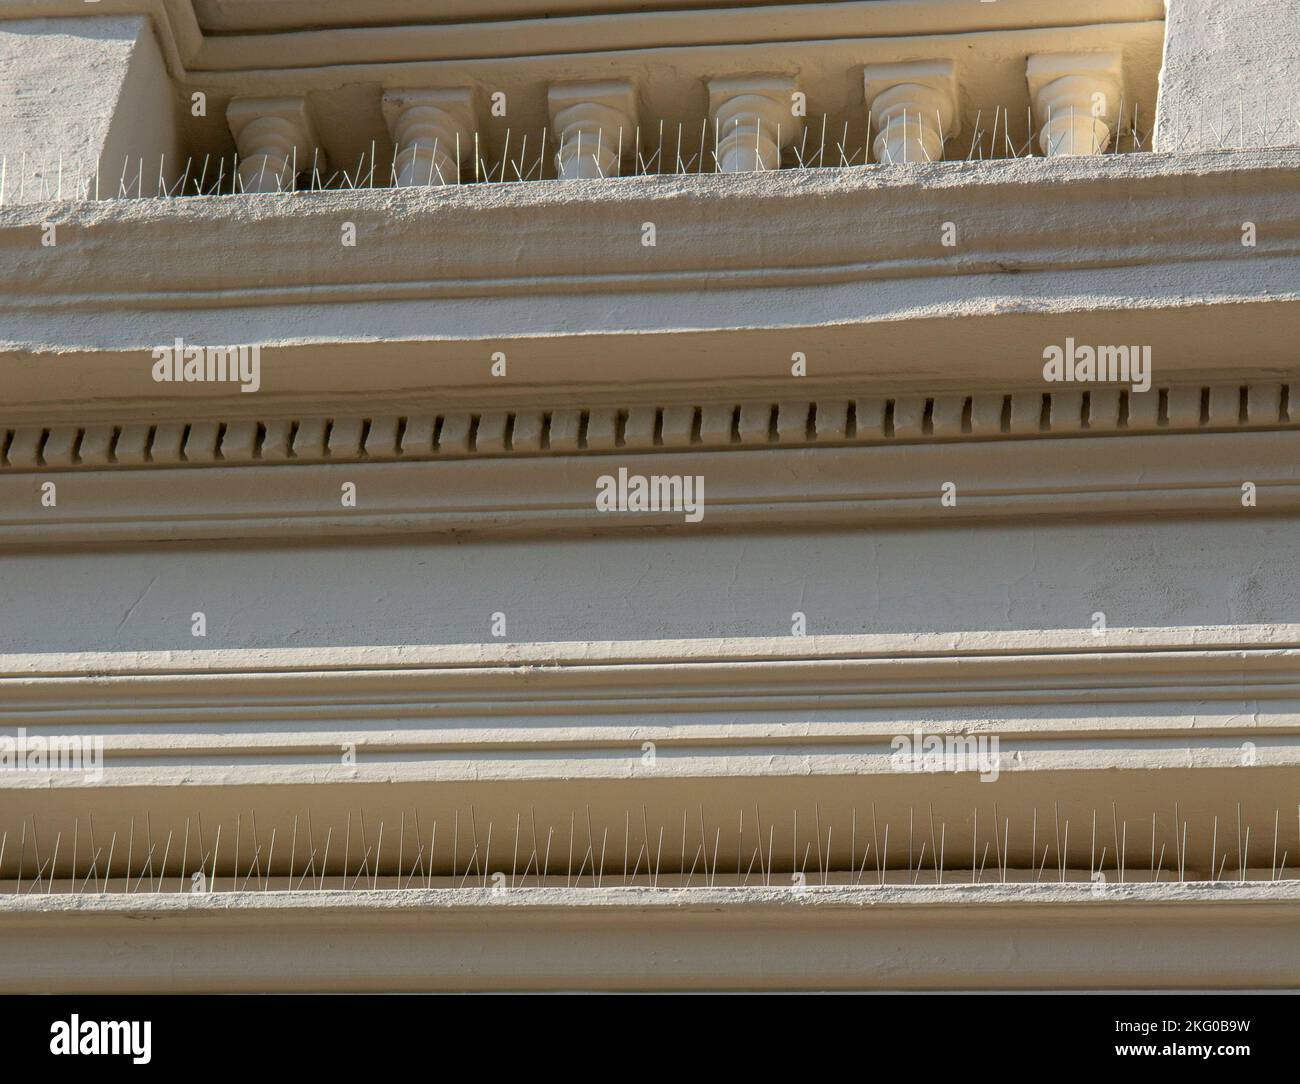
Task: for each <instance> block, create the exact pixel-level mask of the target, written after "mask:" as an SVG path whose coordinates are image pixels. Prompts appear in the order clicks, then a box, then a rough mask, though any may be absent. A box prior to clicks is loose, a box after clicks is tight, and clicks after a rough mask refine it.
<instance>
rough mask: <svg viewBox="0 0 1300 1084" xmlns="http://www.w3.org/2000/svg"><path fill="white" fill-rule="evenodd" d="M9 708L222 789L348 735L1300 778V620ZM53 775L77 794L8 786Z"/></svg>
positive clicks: (786, 641)
mask: <svg viewBox="0 0 1300 1084" xmlns="http://www.w3.org/2000/svg"><path fill="white" fill-rule="evenodd" d="M0 702H3V704H4V707H3V708H0V724H3V725H5V726H9V727H24V728H26V729H27V730H28V732H29V733H31V734H32V735H38V734H39V735H44V736H54V735H61V734H67V733H74V734H90V735H97V736H99V737H101V738H102V739H103V740H104V743H105V754H106V757H107V759H108V767H109V768H110V769H112V770H114V771H117V770H120V771H122V772H124V773H126V774H125V775H124V776H123V777H122V779H121V781H123V782H125V781H126V780H127V779H128V778H129V777H130V776H131V774H132V773H133V772H135V771H137V770H139V769H142V768H145V767H148V766H152V767H150V768H149V770H150V771H154V770H162V769H165V768H166V766H167V764H168V763H169V762H170V763H176V762H178V761H187V762H188V767H186V776H187V779H188V780H189V781H190V782H196V783H197V782H202V781H204V780H205V779H206V780H207V781H208V782H215V781H217V780H218V779H219V778H220V776H221V775H222V774H224V771H225V768H224V767H223V765H227V764H229V763H230V762H231V758H234V759H236V760H239V759H243V760H244V761H245V762H246V764H247V767H248V768H249V769H250V774H249V775H246V776H245V781H246V782H253V781H254V776H253V775H252V774H251V769H253V768H255V767H256V766H257V765H259V764H260V765H264V766H266V767H267V768H268V769H269V770H270V772H271V774H270V775H269V776H268V780H269V779H271V778H274V775H275V773H276V772H281V773H289V774H292V772H291V771H290V768H289V764H288V763H287V762H285V763H282V764H281V765H280V767H278V768H276V767H274V765H275V764H276V763H277V761H283V758H286V757H292V758H294V762H295V763H296V764H297V765H298V767H299V768H301V769H302V775H301V780H302V781H304V782H305V781H310V780H313V779H326V778H331V777H332V778H338V779H344V778H356V777H357V776H356V774H355V770H352V771H351V774H349V771H347V770H345V771H341V772H340V770H339V769H338V766H337V762H338V756H337V752H338V748H339V746H340V743H354V744H355V745H356V746H357V748H358V750H359V751H361V752H362V753H363V754H364V759H366V760H367V761H368V768H367V769H365V770H364V771H363V775H364V776H365V777H367V778H369V777H373V776H374V773H375V772H376V771H378V772H379V773H380V774H381V775H382V774H384V773H398V774H403V773H406V774H409V772H411V771H416V772H417V774H418V771H419V770H420V766H419V762H418V758H420V757H426V756H433V757H439V758H446V763H445V764H444V765H443V766H442V768H438V769H435V770H434V772H435V777H436V776H437V775H438V774H439V773H440V772H444V771H448V770H449V771H451V772H452V776H448V778H451V777H453V776H455V775H456V774H457V772H458V768H457V765H458V764H460V759H461V757H460V755H461V754H466V755H471V756H473V757H475V758H480V759H476V760H475V762H474V764H473V772H474V774H475V776H476V777H480V778H489V777H493V776H495V775H497V774H498V773H504V774H503V777H505V776H508V775H509V774H510V773H512V772H517V771H518V770H519V769H518V767H517V765H518V763H519V762H521V761H523V760H528V759H532V758H542V760H541V761H539V762H538V764H537V768H538V769H539V770H540V771H541V772H542V774H543V775H545V774H549V773H552V772H556V771H564V772H567V773H569V774H571V775H573V776H584V775H585V776H593V775H594V776H596V777H603V776H608V775H609V774H610V773H611V772H612V773H613V774H614V775H615V776H619V777H628V775H629V773H631V774H632V775H638V774H639V775H645V776H647V777H650V776H653V774H654V772H653V771H644V772H643V771H639V770H637V769H635V766H632V767H629V764H630V763H631V762H630V760H629V757H631V756H632V755H633V754H639V751H640V747H641V743H643V742H645V741H654V742H656V743H662V745H663V749H664V752H665V754H669V753H671V755H672V756H673V757H675V758H678V759H677V764H676V768H675V770H676V771H678V772H679V773H681V774H697V773H698V774H709V773H710V772H712V771H714V770H716V769H717V767H718V766H720V765H722V764H723V763H724V762H723V760H721V759H719V758H724V757H725V758H726V762H725V763H726V770H728V771H735V772H739V773H740V774H747V773H748V772H749V771H750V770H751V769H750V768H749V767H747V766H746V760H747V758H748V759H753V760H754V761H755V763H756V764H758V763H761V764H762V769H761V770H762V771H764V772H767V773H772V774H778V775H779V774H784V773H786V772H788V771H796V772H802V771H806V770H809V769H810V768H811V767H812V765H813V763H814V762H818V763H819V765H820V766H819V768H818V769H817V770H819V771H823V772H832V773H833V772H836V771H839V772H844V771H848V772H852V773H868V774H872V773H878V772H885V773H888V772H889V771H890V770H891V768H890V764H889V753H890V740H891V738H892V737H893V736H894V735H897V734H899V733H907V734H910V733H911V732H912V730H913V729H914V728H921V729H923V730H924V732H926V733H938V734H958V733H984V734H997V735H999V736H1000V739H1001V740H1002V742H1003V743H1004V750H1005V751H1004V756H1005V757H1006V758H1007V768H1008V770H1022V769H1023V770H1039V771H1054V770H1060V769H1068V768H1080V767H1086V768H1088V769H1094V770H1095V769H1104V768H1108V767H1109V768H1128V769H1132V770H1137V769H1149V768H1157V767H1159V766H1161V765H1167V766H1180V767H1185V766H1188V765H1189V764H1191V765H1197V766H1201V767H1219V768H1236V767H1238V766H1239V765H1240V764H1241V747H1242V743H1243V742H1244V741H1251V742H1254V743H1256V744H1257V745H1258V747H1259V754H1258V763H1259V764H1260V765H1262V766H1272V767H1281V766H1284V765H1291V766H1300V713H1297V711H1296V705H1297V702H1300V628H1296V627H1293V626H1266V627H1241V628H1209V629H1189V630H1133V629H1115V630H1111V631H1109V632H1107V633H1106V634H1105V635H1102V636H1093V635H1092V634H1091V633H1077V632H1069V631H1064V630H1056V631H1053V630H1044V631H1041V632H1032V633H1031V632H1024V633H1004V634H991V633H990V634H979V635H970V636H966V635H965V634H960V635H953V636H941V635H934V636H928V637H881V636H861V637H859V636H845V637H799V638H781V639H752V640H697V641H653V642H646V643H609V642H607V643H584V644H519V645H496V644H465V645H452V646H446V647H432V646H430V647H417V646H412V647H408V648H351V649H345V648H333V649H320V650H318V651H312V652H299V651H292V650H285V649H281V650H268V651H240V650H233V651H232V650H220V651H204V652H143V653H134V652H124V653H93V654H81V655H78V654H66V655H9V656H0ZM1134 704H1143V705H1144V706H1143V709H1142V711H1140V712H1138V713H1136V714H1135V713H1133V712H1132V711H1130V710H1126V709H1127V708H1129V707H1131V706H1132V705H1134ZM1021 706H1023V707H1021ZM1189 709H1192V710H1189ZM629 750H630V751H631V752H629ZM413 757H414V758H416V760H412V758H413ZM551 757H560V758H562V759H563V765H562V766H561V765H560V764H558V763H551V764H550V765H549V766H548V765H547V764H545V763H543V761H545V759H546V758H551ZM303 758H306V759H303ZM494 758H495V759H496V760H497V761H499V763H497V765H496V766H495V767H494V766H493V765H492V764H490V763H488V761H490V760H492V759H494ZM502 758H504V760H502ZM584 758H585V759H584ZM633 759H635V757H633ZM715 762H716V764H715ZM205 765H206V766H207V767H205ZM331 765H333V766H334V767H333V768H331ZM512 765H514V766H512ZM711 765H712V766H711ZM460 767H462V768H463V767H464V764H460ZM526 771H531V769H528V770H526ZM213 772H215V773H216V774H215V775H213V774H212V773H213ZM322 772H323V773H324V774H322ZM205 773H207V774H205ZM367 773H368V774H367ZM36 774H40V775H41V777H42V780H43V782H42V783H41V785H56V786H57V785H62V783H63V782H65V781H64V780H62V779H59V778H55V777H54V776H50V775H49V773H17V774H16V775H8V776H6V777H4V778H0V786H3V787H12V786H30V785H36V784H37V780H36ZM57 774H58V773H54V775H55V776H57ZM47 776H48V778H47ZM393 777H394V778H395V777H396V776H393Z"/></svg>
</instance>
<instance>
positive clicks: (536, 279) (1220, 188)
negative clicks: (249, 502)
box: [0, 151, 1300, 422]
mask: <svg viewBox="0 0 1300 1084" xmlns="http://www.w3.org/2000/svg"><path fill="white" fill-rule="evenodd" d="M1298 178H1300V151H1270V152H1232V153H1222V154H1201V155H1194V156H1177V157H1175V156H1166V155H1126V156H1118V157H1115V156H1098V157H1097V158H1091V159H1089V158H1058V159H1052V160H1014V161H1006V162H985V163H936V164H933V165H924V166H916V165H913V166H890V167H868V168H860V169H827V170H808V171H798V170H795V171H783V172H780V173H775V174H763V175H748V176H739V175H733V176H697V177H649V178H626V179H617V180H608V181H592V182H588V181H572V182H563V183H561V182H542V181H539V182H530V183H526V184H517V185H506V184H497V185H465V186H452V187H450V188H446V189H438V190H432V191H431V190H416V189H405V190H391V189H390V190H383V191H380V190H373V191H371V190H366V191H357V192H329V193H313V194H304V195H295V196H283V197H281V196H238V197H218V198H205V199H197V198H196V199H172V200H156V201H151V200H139V201H113V202H104V203H86V204H69V205H60V206H59V207H58V208H57V209H53V210H51V209H48V208H47V209H36V208H32V207H11V208H6V209H4V210H0V265H3V266H4V267H5V269H6V277H7V278H8V280H9V281H10V282H11V283H13V287H12V289H11V290H10V291H7V292H6V297H5V298H4V301H3V303H4V306H5V308H4V314H5V315H4V322H5V331H4V338H5V340H6V341H5V342H4V343H3V344H0V346H2V347H3V348H4V351H5V354H7V355H8V356H7V357H5V358H4V360H3V361H0V365H2V366H3V369H4V375H5V379H6V383H7V386H8V388H9V391H10V396H11V404H12V406H11V409H14V410H17V411H28V410H30V411H31V412H33V413H36V412H38V411H40V412H46V411H48V409H50V408H53V409H54V410H56V411H60V412H67V413H64V414H63V417H65V418H67V420H68V421H74V422H83V421H84V420H85V416H86V413H87V412H86V411H85V410H84V407H83V409H82V410H81V411H80V413H81V414H82V417H81V418H77V417H76V416H75V415H73V416H72V417H68V413H71V411H72V410H73V409H74V404H76V403H78V402H79V403H82V404H87V403H94V402H99V403H109V402H117V403H120V404H126V403H132V404H136V406H135V409H137V410H138V409H139V408H140V407H141V406H146V409H159V410H168V409H171V407H172V406H174V405H175V404H180V403H182V402H187V401H188V402H193V401H194V400H195V399H197V398H204V399H206V400H207V401H209V402H211V401H214V400H216V399H222V398H223V397H224V401H225V404H226V408H229V409H233V410H234V411H236V412H238V413H239V414H241V415H242V416H244V417H248V416H249V415H250V414H253V413H254V412H255V411H258V410H265V409H266V404H268V403H275V404H279V405H280V409H284V408H285V405H286V404H292V405H290V406H288V409H290V410H297V409H302V406H301V404H302V403H303V402H304V399H305V398H312V399H314V400H316V401H320V402H326V403H330V405H329V406H328V407H327V408H326V409H329V410H331V411H333V410H338V409H340V407H341V405H342V403H343V402H346V400H347V399H348V398H349V397H351V398H354V399H356V398H360V397H364V400H365V402H366V406H365V407H364V408H363V409H365V410H367V411H368V410H371V409H374V404H376V403H378V402H382V401H384V400H387V401H389V402H392V401H394V400H395V399H400V401H403V402H409V401H410V400H411V398H412V396H415V397H417V398H418V396H419V395H420V394H421V391H420V390H419V389H425V392H424V393H425V394H427V389H428V388H429V386H430V383H431V382H434V381H436V383H437V385H438V387H439V389H440V391H445V392H448V393H451V394H460V393H464V392H465V391H466V390H467V389H478V393H480V394H481V395H486V396H488V397H491V398H496V399H498V401H499V400H500V399H501V398H503V397H507V396H509V395H511V394H516V395H518V394H520V393H521V391H522V388H523V386H524V383H526V385H527V387H528V389H529V392H530V393H532V392H535V391H536V390H537V389H539V388H541V387H542V386H544V385H549V386H550V387H552V388H553V389H556V391H557V393H559V394H560V395H561V401H562V396H563V395H566V394H567V395H573V396H574V397H575V399H576V401H577V402H582V401H583V399H584V398H585V397H586V396H587V395H589V394H591V393H592V392H593V391H597V392H599V391H601V389H602V388H603V391H604V392H605V393H608V392H610V391H612V390H613V389H614V388H615V387H616V386H619V385H621V386H623V387H624V388H628V387H636V388H637V389H639V391H638V394H646V395H649V394H660V395H661V394H663V390H664V389H665V388H673V387H676V388H677V389H678V391H677V394H680V393H681V392H680V389H681V388H682V387H686V386H692V385H693V386H697V387H699V386H710V387H714V388H716V387H720V386H728V387H731V388H733V389H735V388H740V387H743V386H745V385H746V384H748V385H749V386H750V387H751V388H753V387H755V386H756V385H757V384H758V383H760V382H761V383H762V384H765V385H766V387H765V388H764V389H763V392H762V393H764V394H771V389H772V387H773V386H774V385H776V384H777V382H778V381H779V380H780V374H782V373H788V371H789V364H790V358H791V355H792V354H793V353H794V352H796V351H797V352H802V353H804V354H805V355H806V356H807V357H808V358H809V359H810V368H809V372H810V374H811V382H816V381H817V380H822V381H823V382H824V383H823V389H824V388H825V386H826V384H827V383H829V384H831V385H832V386H833V385H834V383H836V382H842V381H844V380H845V379H846V378H848V377H849V376H850V375H854V376H856V377H857V378H859V379H863V380H868V381H871V382H873V383H874V382H884V381H888V382H890V384H892V387H891V388H890V389H889V390H891V391H895V390H902V389H904V388H909V387H910V388H911V389H913V390H916V391H921V390H929V389H940V388H951V389H953V390H961V391H965V392H969V391H971V390H973V389H974V387H976V386H982V387H984V388H997V387H999V386H1001V387H1003V388H1007V387H1033V386H1035V385H1036V384H1039V383H1041V367H1042V350H1043V346H1044V344H1045V343H1050V342H1063V341H1064V337H1065V336H1067V335H1068V336H1072V337H1074V338H1075V339H1076V341H1080V342H1088V341H1094V342H1112V341H1117V337H1118V341H1122V342H1142V343H1151V344H1152V345H1153V349H1154V352H1155V359H1156V360H1155V363H1154V364H1155V367H1156V372H1157V373H1158V374H1160V375H1161V376H1162V377H1163V378H1164V379H1166V380H1173V379H1175V378H1176V377H1178V376H1183V377H1188V378H1202V379H1203V378H1205V377H1210V376H1215V377H1217V378H1218V379H1219V380H1224V379H1237V378H1246V377H1247V376H1249V375H1250V374H1253V375H1255V376H1257V377H1258V376H1260V375H1263V374H1273V375H1274V376H1276V375H1277V374H1282V373H1287V372H1294V370H1295V368H1296V365H1297V357H1296V354H1295V350H1294V343H1295V342H1296V341H1300V288H1298V287H1297V285H1296V284H1297V282H1300V212H1297V207H1300V203H1297V201H1296V199H1295V193H1296V191H1297V186H1298V185H1300V180H1298ZM1189 200H1194V201H1195V202H1196V205H1197V207H1198V215H1197V216H1196V218H1195V219H1194V220H1191V221H1189V220H1188V218H1187V214H1186V207H1187V205H1188V201H1189ZM1243 208H1246V209H1247V210H1249V213H1250V214H1252V215H1254V216H1255V218H1254V219H1251V221H1257V223H1258V226H1259V236H1258V243H1257V246H1256V247H1254V248H1245V247H1243V246H1242V244H1241V236H1242V234H1241V223H1242V220H1243V217H1244V216H1245V214H1246V210H1243ZM46 219H49V220H50V221H52V222H54V223H56V225H57V226H58V229H59V237H60V242H59V245H58V247H57V248H56V249H44V248H42V247H41V246H40V245H39V243H38V239H39V236H40V232H41V231H40V229H39V226H40V224H41V223H42V222H43V221H45V220H46ZM345 221H351V222H354V223H356V225H357V229H358V237H359V239H360V240H359V244H358V247H357V248H356V249H342V248H340V246H339V241H338V239H339V229H340V226H341V224H342V223H343V222H345ZM646 221H652V222H654V223H655V224H656V227H657V236H658V241H657V244H656V246H655V247H654V248H646V247H643V246H642V245H641V243H640V237H641V232H640V231H641V225H642V223H643V222H646ZM946 221H951V222H955V223H958V224H959V225H958V228H959V230H960V231H961V241H960V244H959V246H958V247H957V249H956V250H952V249H947V248H944V247H943V246H942V245H941V244H940V230H941V227H942V224H943V223H944V222H946ZM756 222H762V223H763V224H764V227H763V228H762V229H755V228H754V225H755V223H756ZM501 237H510V238H511V239H512V241H511V244H510V245H508V246H503V245H501V244H500V243H499V239H500V238H501ZM215 251H220V252H223V253H227V254H228V255H227V257H226V258H223V259H222V260H221V261H220V262H219V263H214V262H213V261H211V260H210V259H208V258H206V257H204V256H202V255H200V254H203V253H209V252H215ZM340 253H342V255H340ZM127 283H129V284H131V285H129V286H126V287H124V286H123V284H127ZM1262 305H1267V306H1268V307H1269V319H1268V320H1267V321H1262V320H1261V319H1260V318H1259V316H1258V314H1257V311H1256V310H1258V308H1259V306H1262ZM668 315H671V319H670V320H666V319H665V317H666V316H668ZM1264 324H1266V325H1267V334H1265V333H1264V329H1263V328H1262V327H1261V325H1264ZM176 335H184V336H185V338H186V339H187V341H190V342H208V343H221V342H229V341H231V340H232V339H241V340H243V341H251V342H258V343H261V344H263V346H264V349H263V354H264V357H263V372H264V378H263V384H262V391H261V392H259V394H258V395H255V396H249V395H243V396H241V395H238V394H235V395H230V394H229V393H228V391H227V392H225V394H224V396H223V389H221V388H216V389H214V388H211V387H206V388H205V387H202V386H196V387H188V386H187V387H183V388H181V389H179V390H178V389H176V388H171V387H167V386H160V385H158V384H155V383H154V382H153V381H152V380H151V379H150V365H151V362H150V356H149V351H150V350H151V349H152V348H153V347H154V346H157V345H158V344H159V343H170V342H171V340H172V339H173V338H174V337H175V336H176ZM1228 344H1230V346H1229V345H1228ZM496 350H503V351H505V352H506V353H507V354H509V356H510V358H511V365H512V366H516V367H515V369H514V375H513V376H512V378H511V380H508V381H495V380H494V379H493V378H492V377H491V376H490V375H489V374H488V369H489V365H490V360H489V359H490V356H491V354H492V353H493V352H494V351H496ZM3 356H4V355H0V357H3ZM55 357H57V358H58V359H59V360H58V364H57V365H55V364H51V362H52V361H53V359H54V358H55ZM362 358H364V359H365V363H364V364H363V365H360V366H359V365H358V362H359V361H360V359H362ZM604 359H609V360H604ZM431 365H432V366H433V369H432V371H433V372H434V373H435V374H436V376H433V377H431V376H430V372H431ZM359 369H360V370H363V373H364V379H362V375H363V373H362V372H361V371H358V370H359ZM764 373H766V374H768V375H767V377H766V379H765V380H764V379H763V374H764ZM1229 374H1231V375H1229ZM513 380H518V381H521V382H523V383H521V384H520V385H512V383H511V381H513ZM963 384H965V387H962V385H963ZM927 386H928V388H927ZM458 389H459V391H458ZM566 389H567V390H566ZM579 389H581V390H579ZM571 401H573V400H571ZM182 409H184V410H187V411H188V410H189V409H191V408H190V407H188V406H187V407H183V408H182ZM11 416H12V415H11ZM33 420H34V421H49V420H52V418H50V417H49V416H48V415H47V417H45V418H40V417H37V418H34V419H33Z"/></svg>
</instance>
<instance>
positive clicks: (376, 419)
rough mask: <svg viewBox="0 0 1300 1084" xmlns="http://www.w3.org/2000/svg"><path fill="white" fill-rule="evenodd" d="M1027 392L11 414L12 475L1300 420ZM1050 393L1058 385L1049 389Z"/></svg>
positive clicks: (1275, 410) (1223, 426)
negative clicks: (259, 415)
mask: <svg viewBox="0 0 1300 1084" xmlns="http://www.w3.org/2000/svg"><path fill="white" fill-rule="evenodd" d="M1084 387H1086V388H1087V389H1088V390H1082V388H1081V387H1078V386H1067V387H1064V388H1062V387H1059V386H1057V385H1047V384H1044V385H1043V386H1042V387H1041V388H1036V389H1033V390H1023V391H1015V392H1006V393H998V392H975V393H973V394H969V395H962V394H960V393H952V392H941V393H936V394H933V395H915V394H906V393H904V394H899V395H896V396H882V395H871V396H864V397H860V398H852V399H846V398H839V397H833V396H828V397H825V398H818V399H816V400H808V399H794V398H790V399H781V400H777V401H775V402H774V401H772V400H771V399H768V400H759V401H753V402H744V403H735V402H728V401H725V400H724V401H722V402H704V403H670V404H667V405H662V406H654V405H641V404H629V405H627V406H624V407H621V408H620V407H617V406H607V405H594V406H591V407H589V408H585V409H584V408H582V407H569V406H559V407H555V408H552V409H550V410H547V409H538V408H537V406H536V404H535V403H534V404H529V405H528V406H520V407H517V408H516V409H502V408H501V406H500V405H499V404H489V405H486V406H484V407H483V408H482V409H479V410H465V409H449V410H443V411H438V412H436V413H428V414H421V413H417V412H415V411H411V412H410V413H406V414H401V415H392V414H389V415H385V414H381V413H372V414H370V415H368V416H354V417H296V418H267V419H259V420H256V421H254V420H247V419H242V418H237V417H232V418H231V419H230V420H222V419H214V418H208V417H205V416H203V415H201V414H196V416H195V417H194V418H193V420H190V421H185V420H179V419H177V420H170V421H159V422H151V421H147V420H134V421H122V422H92V423H89V424H85V425H64V424H59V423H55V424H53V425H17V426H12V427H11V426H8V425H6V424H5V423H4V422H3V421H0V471H2V470H16V471H42V472H48V471H62V470H73V469H85V468H90V469H100V470H106V469H131V468H137V467H140V468H150V467H182V466H194V467H205V466H243V465H250V464H281V463H290V464H303V463H325V462H328V463H338V462H371V461H374V462H385V461H389V460H424V459H437V460H440V461H441V460H455V459H462V458H487V457H500V456H529V455H550V456H556V455H575V454H582V453H602V452H604V453H610V454H622V455H628V454H632V453H635V452H641V453H647V452H658V451H705V450H716V449H722V448H750V449H755V448H770V447H772V446H778V447H796V448H797V447H804V446H809V445H829V446H833V445H838V444H844V443H849V444H881V443H885V444H889V443H895V442H898V443H903V442H908V443H911V442H919V443H937V442H943V441H956V440H966V441H970V440H991V439H998V438H1002V437H1013V438H1024V437H1044V436H1098V435H1113V434H1121V435H1127V434H1156V433H1190V432H1207V431H1208V432H1213V431H1221V430H1229V431H1230V430H1234V429H1269V428H1279V427H1288V426H1292V425H1300V418H1295V419H1293V418H1292V414H1291V396H1292V390H1293V389H1292V386H1291V384H1289V383H1286V384H1283V383H1271V382H1264V381H1254V382H1251V383H1249V384H1244V383H1236V384H1217V385H1196V384H1184V385H1175V386H1172V387H1170V386H1164V385H1161V384H1154V383H1153V385H1152V387H1151V390H1150V391H1148V392H1142V393H1139V392H1134V391H1130V390H1128V389H1127V388H1125V387H1122V386H1115V385H1114V384H1109V385H1108V384H1095V385H1094V384H1089V385H1085V386H1084ZM1044 389H1046V390H1044Z"/></svg>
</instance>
